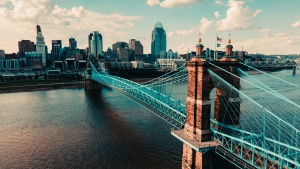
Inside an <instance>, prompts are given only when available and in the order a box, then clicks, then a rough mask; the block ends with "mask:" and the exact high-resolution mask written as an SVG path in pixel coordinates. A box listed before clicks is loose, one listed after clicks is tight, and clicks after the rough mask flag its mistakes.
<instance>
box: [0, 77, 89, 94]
mask: <svg viewBox="0 0 300 169" xmlns="http://www.w3.org/2000/svg"><path fill="white" fill-rule="evenodd" d="M83 87H84V81H66V80H41V81H40V80H24V81H9V82H1V83H0V93H15V92H31V91H41V90H55V89H67V88H83Z"/></svg>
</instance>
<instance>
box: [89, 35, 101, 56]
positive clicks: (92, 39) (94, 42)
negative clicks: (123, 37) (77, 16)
mask: <svg viewBox="0 0 300 169" xmlns="http://www.w3.org/2000/svg"><path fill="white" fill-rule="evenodd" d="M88 39H89V54H94V55H95V56H99V55H102V53H103V41H102V35H101V34H100V33H99V32H98V31H94V32H93V33H90V35H89V36H88Z"/></svg>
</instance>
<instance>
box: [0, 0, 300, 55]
mask: <svg viewBox="0 0 300 169" xmlns="http://www.w3.org/2000/svg"><path fill="white" fill-rule="evenodd" d="M112 4H113V5H112ZM299 5H300V2H292V3H286V2H284V1H282V0H274V1H271V0H266V1H263V2H262V1H258V0H249V1H237V0H229V1H228V0H226V1H225V0H214V1H213V0H187V1H183V0H172V1H170V0H163V1H162V0H161V1H159V0H142V1H139V2H137V1H134V2H133V1H130V2H127V1H124V2H123V1H120V0H110V1H108V0H103V1H101V2H96V1H88V2H87V1H84V2H82V1H80V0H72V1H71V0H64V1H58V0H44V1H37V0H26V1H24V0H18V1H17V0H0V14H1V15H0V21H1V22H2V23H3V25H4V26H2V27H1V28H0V30H1V31H0V32H1V33H0V37H1V40H2V41H1V42H0V49H2V50H5V52H6V53H12V52H18V41H21V40H22V39H23V40H31V41H32V42H35V43H36V40H35V37H36V29H35V26H36V25H40V26H41V27H42V28H43V36H44V37H45V42H46V45H47V46H48V47H50V46H51V41H52V40H56V39H59V40H62V44H63V46H68V42H69V41H68V39H69V38H70V37H74V38H75V39H76V40H77V46H78V47H79V48H86V47H88V42H87V38H86V36H87V35H88V34H89V33H90V32H92V31H95V30H97V31H99V33H101V34H102V36H103V41H104V44H103V50H104V51H106V50H107V48H108V47H111V46H112V44H113V43H115V42H117V41H125V42H127V41H128V39H137V40H140V42H141V44H142V45H143V46H144V53H146V54H147V53H150V52H151V32H152V30H153V28H154V25H155V23H157V22H161V23H162V24H163V26H164V29H165V30H166V33H167V50H169V49H172V50H173V51H177V52H178V53H187V51H194V50H195V45H196V44H197V40H198V37H199V35H198V33H199V32H201V38H202V43H203V45H204V46H205V48H206V47H209V48H210V49H214V48H215V40H216V36H218V37H220V38H222V39H223V41H222V43H221V47H220V48H217V49H218V50H223V49H224V47H225V45H226V44H227V40H228V35H229V34H231V39H232V45H233V50H234V51H235V50H242V49H243V50H246V51H248V52H249V53H263V54H299V53H300V49H299V47H298V46H299V44H300V31H299V30H300V15H299V14H298V10H297V7H298V6H299ZM50 50H51V49H49V50H48V51H50Z"/></svg>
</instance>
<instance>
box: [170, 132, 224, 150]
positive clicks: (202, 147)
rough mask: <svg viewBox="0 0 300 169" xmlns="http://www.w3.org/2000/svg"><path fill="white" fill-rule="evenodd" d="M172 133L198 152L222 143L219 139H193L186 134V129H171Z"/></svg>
mask: <svg viewBox="0 0 300 169" xmlns="http://www.w3.org/2000/svg"><path fill="white" fill-rule="evenodd" d="M171 134H172V135H173V136H175V137H176V138H178V139H179V140H180V141H182V142H183V143H185V144H187V145H189V146H190V147H192V148H193V149H194V150H196V151H198V152H203V151H207V150H210V149H212V148H215V147H217V146H219V145H221V142H220V141H219V140H217V139H214V140H211V141H206V142H198V141H195V140H192V139H190V138H189V137H188V136H187V135H186V133H185V131H184V129H180V130H171Z"/></svg>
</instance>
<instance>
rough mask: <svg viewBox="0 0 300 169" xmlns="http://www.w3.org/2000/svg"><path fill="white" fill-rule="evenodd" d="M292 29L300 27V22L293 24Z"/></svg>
mask: <svg viewBox="0 0 300 169" xmlns="http://www.w3.org/2000/svg"><path fill="white" fill-rule="evenodd" d="M291 27H292V28H294V27H300V20H299V21H297V22H295V23H293V24H292V25H291Z"/></svg>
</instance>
